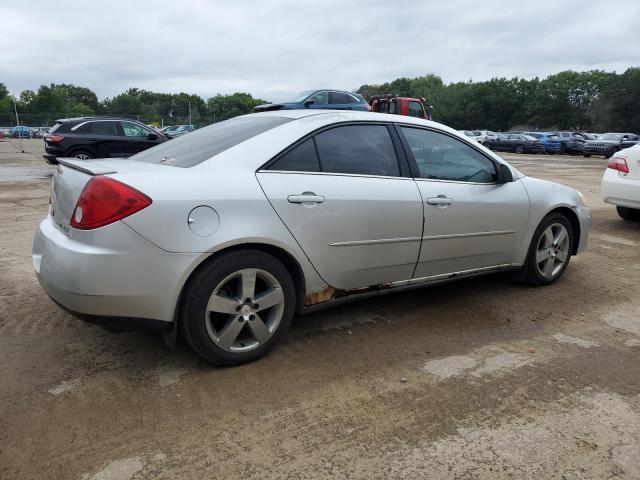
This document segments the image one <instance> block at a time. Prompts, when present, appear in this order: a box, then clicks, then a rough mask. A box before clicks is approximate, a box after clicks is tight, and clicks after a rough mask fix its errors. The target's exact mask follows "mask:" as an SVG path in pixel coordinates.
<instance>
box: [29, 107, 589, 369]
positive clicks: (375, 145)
mask: <svg viewBox="0 0 640 480" xmlns="http://www.w3.org/2000/svg"><path fill="white" fill-rule="evenodd" d="M401 145H403V146H404V148H402V147H400V146H401ZM399 147H400V148H399ZM318 173H322V174H320V175H319V174H318ZM425 215H426V216H427V217H428V218H429V221H428V222H424V216H425ZM590 218H591V217H590V214H589V210H588V209H587V208H586V206H585V205H584V200H583V197H582V195H581V194H580V193H579V192H577V191H576V190H575V189H573V188H570V187H567V186H563V185H560V184H556V183H552V182H548V181H544V180H538V179H535V178H532V177H529V176H525V175H523V174H522V173H520V172H519V171H518V170H516V169H515V168H513V167H512V166H510V165H509V164H508V163H506V162H505V161H504V160H502V159H501V158H500V157H499V156H497V155H495V154H493V153H491V152H490V151H488V150H486V149H484V148H482V147H481V146H480V145H474V144H472V143H470V142H468V141H466V140H465V139H464V137H463V136H462V135H460V134H459V133H457V132H456V131H454V130H452V129H450V128H448V127H445V126H443V125H439V124H435V123H432V122H427V121H425V120H422V119H418V118H411V117H402V118H398V121H397V122H393V121H391V120H390V119H389V115H382V114H377V113H365V112H326V113H324V114H323V113H320V112H313V111H311V110H297V111H295V110H291V111H276V112H263V113H259V114H251V115H245V116H241V117H236V118H233V119H231V120H227V121H223V122H220V123H216V124H213V125H210V126H208V127H204V128H202V129H199V130H196V131H195V132H193V133H191V134H189V135H185V136H183V137H180V138H177V139H175V140H171V141H169V142H166V143H163V144H161V145H158V146H156V147H154V148H151V149H149V150H146V151H144V152H141V153H138V154H137V155H135V156H133V157H131V158H129V159H120V160H110V159H105V160H100V161H93V160H88V161H82V160H78V159H68V158H65V159H61V160H60V166H59V167H58V168H57V169H56V170H55V172H54V174H53V179H52V191H51V206H50V210H49V214H48V215H47V216H46V218H45V219H44V220H43V221H42V222H41V223H40V225H39V227H38V230H37V233H36V237H35V241H34V244H33V264H34V267H35V271H36V274H37V277H38V280H39V282H40V284H41V285H42V287H43V288H44V290H45V291H46V292H47V293H48V294H49V295H50V296H51V297H52V298H53V299H54V300H55V301H56V302H57V303H58V304H60V305H62V306H63V307H64V308H65V309H66V310H68V311H70V312H72V313H73V314H74V315H76V316H79V317H81V318H85V319H90V320H92V321H101V322H103V323H104V322H106V324H107V325H111V326H114V325H117V324H118V322H120V323H124V324H125V325H127V326H129V327H131V326H132V325H134V322H135V319H136V318H138V319H145V320H143V321H142V322H143V323H144V324H145V325H151V324H156V325H159V326H160V328H161V329H163V330H165V331H170V332H172V335H175V334H176V333H177V332H178V331H180V332H182V333H183V335H184V337H185V338H186V340H187V342H188V343H189V344H190V345H191V346H192V347H193V348H194V349H195V350H196V351H197V352H198V353H199V354H200V355H202V356H203V357H204V358H206V359H207V360H209V361H211V362H213V363H218V364H226V365H229V364H238V363H243V362H248V361H251V360H254V359H256V358H258V357H260V356H262V355H264V354H266V353H267V352H268V351H269V350H270V349H271V348H272V347H273V346H274V345H275V344H276V343H278V342H279V341H280V340H281V339H282V338H283V336H284V334H285V332H286V331H287V329H288V328H289V325H290V324H291V321H292V318H293V316H294V314H295V313H305V312H310V311H313V310H316V309H318V308H321V307H327V306H331V305H337V304H339V303H341V302H345V301H348V300H355V299H358V298H360V299H362V298H366V297H368V296H372V295H379V294H383V293H389V292H394V291H400V290H403V289H408V288H415V287H419V286H423V285H428V284H432V283H439V282H443V281H447V280H453V279H456V278H463V277H468V276H471V275H479V274H483V273H489V272H496V271H514V272H517V275H519V276H520V278H522V279H523V280H526V281H528V282H529V283H531V284H533V285H539V286H542V285H550V284H552V283H554V282H555V281H556V280H558V278H560V277H561V276H562V274H563V272H564V271H565V269H566V268H567V265H568V264H569V260H570V258H571V256H572V255H576V254H578V253H579V252H581V251H582V250H583V249H584V248H585V246H586V243H587V232H588V229H589V225H590ZM178 328H179V330H178ZM166 338H169V339H170V338H175V337H172V336H171V335H169V334H167V335H166Z"/></svg>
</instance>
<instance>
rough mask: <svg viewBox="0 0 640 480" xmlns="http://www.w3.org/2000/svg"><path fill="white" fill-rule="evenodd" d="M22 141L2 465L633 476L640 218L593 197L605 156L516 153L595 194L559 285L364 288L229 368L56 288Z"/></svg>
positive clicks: (3, 355)
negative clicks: (77, 306) (127, 327)
mask: <svg viewBox="0 0 640 480" xmlns="http://www.w3.org/2000/svg"><path fill="white" fill-rule="evenodd" d="M17 145H18V144H17V142H15V141H11V140H5V141H0V232H1V233H0V478H3V479H5V478H6V479H23V478H48V479H55V478H60V479H74V478H77V479H84V480H98V479H100V480H112V479H140V478H154V479H155V478H158V479H175V478H187V479H189V478H193V479H201V478H248V479H265V478H291V479H301V478H322V479H326V478H366V479H378V478H379V479H391V478H403V479H411V478H420V479H424V478H433V479H476V478H487V479H502V478H517V479H523V478H531V479H540V478H557V479H565V480H574V479H601V478H625V479H639V478H640V361H639V360H640V300H639V298H640V282H639V279H640V268H639V263H640V257H639V254H638V252H639V246H640V225H638V224H631V223H628V222H623V221H622V220H620V219H619V218H618V216H617V215H616V213H615V209H614V208H613V207H611V206H607V205H605V204H604V203H603V202H602V201H601V200H600V199H599V187H600V178H601V176H602V171H603V169H604V167H605V165H606V163H605V160H604V159H602V158H591V159H584V158H582V157H568V156H553V157H552V156H533V155H531V156H529V155H521V156H511V155H506V157H508V158H509V159H510V160H513V163H514V164H515V165H516V166H517V167H518V168H520V169H521V170H522V171H524V172H525V173H527V174H530V175H533V176H537V177H540V178H545V179H551V180H556V181H559V182H562V183H565V184H568V185H571V186H574V187H577V188H579V189H581V190H582V191H583V192H584V193H585V194H586V195H587V197H588V199H589V201H590V204H591V206H592V208H593V215H594V225H593V228H592V231H591V236H590V245H589V248H588V250H587V251H586V252H585V253H583V254H582V255H580V256H579V257H576V258H574V259H573V260H572V262H571V265H570V267H569V269H568V271H567V273H566V274H565V276H564V278H563V279H562V280H561V281H560V282H559V283H557V284H556V285H554V286H551V287H548V288H538V289H535V288H530V287H526V286H522V285H518V284H514V283H512V282H511V281H510V279H509V277H508V276H505V275H494V276H490V277H484V278H480V279H473V280H466V281H462V282H458V283H451V284H448V285H443V286H437V287H432V288H428V289H423V290H418V291H412V292H407V293H400V294H396V295H392V296H387V297H382V298H378V299H374V300H366V301H361V302H357V303H353V304H350V305H346V306H341V307H338V308H336V309H333V310H326V311H323V312H320V313H316V314H313V315H310V316H307V317H303V318H299V319H297V320H296V321H295V322H294V326H293V328H292V331H291V333H290V335H289V336H288V337H287V339H286V340H285V341H284V343H283V344H282V345H280V346H279V347H278V348H276V349H275V350H274V351H273V352H272V354H271V355H270V356H269V357H267V358H265V359H263V360H260V361H258V362H256V363H253V364H250V365H245V366H241V367H235V368H224V369H218V368H213V367H211V366H209V365H207V364H205V363H204V362H202V361H201V360H199V358H198V357H197V356H196V355H195V354H194V353H193V352H192V351H190V350H189V349H188V348H187V347H186V346H185V345H183V344H181V345H179V346H178V348H177V351H175V352H170V351H168V350H167V349H166V348H165V347H164V345H163V343H162V341H161V338H160V337H159V336H155V335H153V334H148V333H139V332H131V333H120V334H113V333H109V332H106V331H103V330H102V329H100V328H99V327H96V326H93V325H89V324H85V323H83V322H80V321H77V320H75V319H73V318H72V317H70V316H69V315H67V314H65V313H63V312H62V311H61V310H60V309H59V308H58V307H57V306H56V305H54V303H53V302H52V301H51V300H49V298H48V297H47V296H46V295H45V294H44V293H43V291H42V290H41V289H40V287H39V286H38V283H37V281H36V278H35V275H34V272H33V267H32V264H31V242H32V239H33V234H34V231H35V229H36V225H37V223H38V222H39V220H40V219H41V218H42V217H43V216H44V215H45V214H46V211H47V200H48V197H49V179H48V178H47V175H48V174H49V173H50V171H51V168H50V167H48V166H47V165H46V164H44V162H43V161H42V159H41V149H42V142H41V141H38V140H30V141H26V142H25V150H26V151H27V152H28V153H24V154H23V153H19V152H18V150H17Z"/></svg>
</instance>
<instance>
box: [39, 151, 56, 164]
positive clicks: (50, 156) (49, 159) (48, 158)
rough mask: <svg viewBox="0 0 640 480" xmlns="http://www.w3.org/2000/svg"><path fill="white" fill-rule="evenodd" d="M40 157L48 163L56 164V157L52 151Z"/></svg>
mask: <svg viewBox="0 0 640 480" xmlns="http://www.w3.org/2000/svg"><path fill="white" fill-rule="evenodd" d="M42 157H43V158H44V159H45V161H46V162H47V163H48V164H49V165H57V164H58V157H56V156H55V155H54V154H52V153H45V154H44V155H42Z"/></svg>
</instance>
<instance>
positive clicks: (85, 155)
mask: <svg viewBox="0 0 640 480" xmlns="http://www.w3.org/2000/svg"><path fill="white" fill-rule="evenodd" d="M69 156H70V157H73V158H78V159H80V160H91V159H92V158H95V156H94V155H93V153H91V152H90V151H88V150H74V151H72V152H71V153H70V154H69Z"/></svg>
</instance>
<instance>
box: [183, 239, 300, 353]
mask: <svg viewBox="0 0 640 480" xmlns="http://www.w3.org/2000/svg"><path fill="white" fill-rule="evenodd" d="M252 279H253V280H252ZM251 282H253V286H251ZM278 292H279V293H278ZM267 295H270V296H267ZM261 300H262V301H264V302H265V303H267V304H270V303H273V305H269V306H267V307H265V306H264V304H263V305H260V304H259V302H260V301H261ZM274 302H277V303H274ZM295 305H296V295H295V286H294V283H293V279H292V278H291V274H290V273H289V271H288V270H287V269H286V267H285V266H284V265H283V264H282V263H281V262H280V261H278V260H277V259H276V258H274V257H272V256H271V255H269V254H267V253H264V252H261V251H259V250H236V251H233V252H229V253H225V254H222V255H220V256H219V257H216V258H214V259H213V260H212V261H210V262H208V263H206V264H205V265H204V266H203V267H202V268H200V269H199V271H197V273H196V274H195V276H193V277H192V278H191V279H190V280H189V282H188V284H187V286H186V288H185V292H184V294H183V300H182V303H181V306H180V313H179V322H180V325H179V326H180V329H181V332H182V334H183V336H184V338H185V340H186V341H187V343H189V345H191V347H192V348H193V349H194V350H195V351H196V352H197V353H198V354H200V355H201V356H202V357H203V358H205V359H206V360H208V361H209V362H211V363H213V364H215V365H238V364H242V363H247V362H251V361H254V360H257V359H258V358H260V357H263V356H264V355H266V354H267V353H268V352H269V351H270V350H271V349H272V348H273V347H274V346H275V345H276V344H277V343H278V342H279V341H280V340H281V339H282V338H283V337H284V335H285V334H286V332H287V330H288V329H289V327H290V325H291V321H292V320H293V316H294V313H295Z"/></svg>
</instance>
